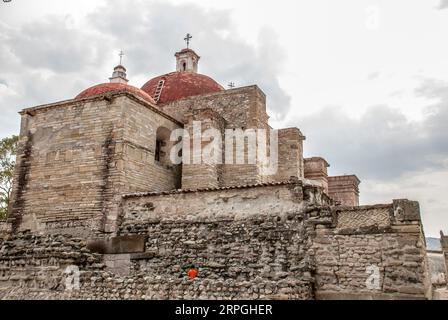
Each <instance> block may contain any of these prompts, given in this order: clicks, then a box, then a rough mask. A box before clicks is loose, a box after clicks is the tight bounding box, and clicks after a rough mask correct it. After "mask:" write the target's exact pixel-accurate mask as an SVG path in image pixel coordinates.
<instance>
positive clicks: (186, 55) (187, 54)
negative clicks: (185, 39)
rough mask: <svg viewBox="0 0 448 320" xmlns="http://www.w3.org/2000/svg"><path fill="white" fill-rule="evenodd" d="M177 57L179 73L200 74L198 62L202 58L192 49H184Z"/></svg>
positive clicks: (177, 53)
mask: <svg viewBox="0 0 448 320" xmlns="http://www.w3.org/2000/svg"><path fill="white" fill-rule="evenodd" d="M175 56H176V71H177V72H194V73H197V72H198V62H199V59H201V57H200V56H198V55H197V54H196V52H194V51H193V50H191V49H183V50H181V51H179V52H176V54H175Z"/></svg>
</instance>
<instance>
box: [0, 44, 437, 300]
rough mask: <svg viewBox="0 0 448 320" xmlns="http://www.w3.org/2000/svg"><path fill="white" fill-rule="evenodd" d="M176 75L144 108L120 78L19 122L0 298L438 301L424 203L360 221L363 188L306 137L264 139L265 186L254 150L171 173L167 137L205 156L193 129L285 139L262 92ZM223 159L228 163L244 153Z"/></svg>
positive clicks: (152, 88) (365, 211) (1, 243)
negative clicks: (307, 144)
mask: <svg viewBox="0 0 448 320" xmlns="http://www.w3.org/2000/svg"><path fill="white" fill-rule="evenodd" d="M185 52H187V53H188V55H191V56H192V57H195V56H194V55H193V53H194V52H193V51H192V50H189V51H185ZM182 57H184V55H178V59H181V58H182ZM178 62H179V61H178ZM197 62H198V60H194V63H197ZM184 66H185V68H183V67H184ZM178 67H179V68H181V70H180V71H178V73H171V74H167V75H164V76H161V77H157V78H155V79H152V80H150V81H149V82H148V85H145V86H144V87H143V89H145V88H146V89H147V90H149V91H148V92H143V90H140V89H138V88H135V87H132V86H129V85H127V84H126V85H125V84H123V83H122V82H123V81H124V82H127V79H126V74H125V68H124V67H122V66H120V68H118V67H117V68H118V69H119V70H121V73H120V79H119V80H120V81H121V82H118V83H114V85H113V86H111V85H110V84H103V85H98V86H94V87H92V88H90V89H87V90H85V91H83V93H82V94H81V95H78V97H77V98H75V99H73V100H68V101H63V102H60V103H55V104H49V105H44V106H39V107H34V108H29V109H25V110H23V111H22V112H21V115H22V127H21V133H20V142H19V151H18V157H17V166H16V172H15V180H14V190H13V195H12V203H11V206H10V213H9V217H8V220H7V221H6V222H0V298H4V299H12V298H20V299H35V298H38V299H58V298H64V299H79V298H81V299H92V298H94V299H114V298H115V299H338V298H360V299H377V298H385V299H426V298H430V297H431V290H430V288H431V287H430V280H429V275H428V268H427V261H426V255H425V241H424V235H423V231H422V225H421V219H420V212H419V207H418V203H416V202H413V201H408V200H395V201H393V203H391V204H385V205H376V206H361V207H359V206H358V205H359V190H358V185H359V182H360V181H359V179H358V178H357V177H356V176H354V175H351V176H342V177H328V173H327V167H328V166H329V164H328V163H327V162H326V161H325V159H323V158H320V157H313V158H309V159H304V158H303V141H304V140H305V137H304V136H303V134H302V133H301V131H300V130H299V129H298V128H287V129H280V130H278V144H277V143H275V145H273V144H274V142H272V141H271V140H269V139H266V140H267V144H268V145H267V149H269V150H268V151H269V153H273V151H272V150H273V148H275V147H278V159H277V161H278V170H277V171H276V172H275V173H271V174H269V175H267V174H265V172H264V165H263V164H262V163H261V161H260V160H259V159H257V161H256V162H254V163H246V162H245V161H246V160H247V159H246V158H248V157H249V152H248V149H247V148H245V149H244V152H243V153H242V154H240V155H234V157H235V158H238V157H240V158H244V159H240V160H244V161H242V163H241V162H240V161H235V163H233V162H232V163H227V162H225V163H214V162H213V161H204V159H203V158H202V155H201V154H196V153H195V151H194V148H193V147H192V149H191V150H188V151H190V152H189V153H190V156H191V158H192V159H191V161H192V162H186V161H185V159H186V158H185V157H184V155H182V159H183V160H184V161H183V162H182V163H179V164H174V163H173V162H172V161H170V160H171V159H172V158H171V157H170V156H171V154H170V152H171V151H172V149H173V146H175V144H176V143H177V142H179V141H178V140H176V139H174V140H173V139H171V138H172V137H171V133H173V132H174V131H175V130H178V129H184V131H183V132H184V134H185V132H187V133H188V134H189V139H190V140H191V145H193V146H194V144H195V143H198V142H197V141H195V140H194V135H195V134H194V131H195V123H196V122H200V126H201V127H200V129H199V130H200V132H199V133H200V134H202V133H203V132H204V131H205V130H207V129H214V130H216V132H218V136H220V137H224V136H225V134H226V133H227V132H228V131H229V130H230V131H231V132H236V131H237V130H241V132H242V131H244V130H246V129H257V130H258V129H263V130H266V134H267V136H268V135H270V134H271V133H273V132H275V131H274V130H273V129H272V128H271V127H270V126H269V124H268V119H269V117H268V115H267V113H266V97H265V95H264V93H263V92H262V91H261V90H260V89H259V88H258V87H256V86H250V87H244V88H237V89H231V90H223V88H222V87H221V86H220V85H218V84H217V83H215V82H214V81H213V80H212V79H210V78H208V77H206V76H203V75H197V74H196V71H197V65H191V64H190V65H187V64H185V65H184V64H182V63H180V64H178ZM187 67H188V68H187ZM117 68H116V69H117ZM182 68H183V69H182ZM118 69H117V70H118ZM186 69H188V70H186ZM112 80H113V81H118V80H117V77H112V78H111V81H112ZM176 81H178V82H176ZM195 81H197V82H198V83H199V84H200V85H199V87H198V84H197V83H196V82H195ZM165 82H167V83H168V84H167V85H166V87H165V88H164V85H165ZM181 84H182V85H184V86H185V87H183V88H180V89H179V92H177V91H176V86H177V85H179V86H180V85H181ZM201 86H204V87H201ZM111 88H112V89H111ZM113 88H115V89H113ZM117 88H122V89H120V90H118V89H117ZM148 88H149V89H148ZM181 89H182V90H181ZM164 90H165V91H164ZM191 92H195V93H197V92H202V93H201V94H199V95H197V94H196V95H192V94H189V93H191ZM160 101H169V102H165V103H159V102H160ZM263 132H264V131H263ZM183 137H185V135H184V136H183ZM247 139H249V138H247ZM243 142H244V140H243ZM209 143H211V141H204V140H199V144H200V146H202V147H204V146H207V145H208V144H209ZM246 143H247V144H249V142H244V144H246ZM258 144H260V143H259V141H258V140H257V145H258ZM221 146H222V148H221V149H222V150H220V153H219V154H218V155H219V156H221V155H222V156H223V157H224V153H225V151H226V149H227V151H228V150H229V148H234V145H231V146H228V145H227V144H226V143H225V139H224V138H223V139H222V141H221ZM186 151H187V150H184V149H182V153H186ZM221 151H222V154H221ZM198 156H199V158H201V159H200V162H199V163H194V161H193V159H194V158H195V157H198ZM235 160H236V159H235ZM192 266H194V267H195V268H197V270H198V271H199V275H198V277H197V278H196V279H193V280H191V279H189V278H188V276H187V270H188V269H189V268H191V267H192ZM78 280H79V282H78Z"/></svg>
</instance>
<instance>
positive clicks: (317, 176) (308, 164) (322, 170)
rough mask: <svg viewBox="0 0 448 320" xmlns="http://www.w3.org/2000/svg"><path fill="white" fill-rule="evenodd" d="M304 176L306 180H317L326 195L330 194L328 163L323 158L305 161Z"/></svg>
mask: <svg viewBox="0 0 448 320" xmlns="http://www.w3.org/2000/svg"><path fill="white" fill-rule="evenodd" d="M304 166H305V169H304V176H305V178H306V179H310V180H315V181H318V182H320V183H321V185H322V187H323V188H324V191H325V193H327V194H328V171H327V168H328V167H329V166H330V165H329V164H328V162H327V161H326V160H325V159H324V158H321V157H313V158H306V159H304Z"/></svg>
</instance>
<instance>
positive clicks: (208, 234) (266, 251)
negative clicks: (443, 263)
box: [0, 181, 430, 299]
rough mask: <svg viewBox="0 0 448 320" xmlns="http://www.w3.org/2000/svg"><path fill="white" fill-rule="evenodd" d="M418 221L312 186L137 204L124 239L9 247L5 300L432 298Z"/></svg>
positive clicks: (156, 196) (130, 199) (136, 199)
mask: <svg viewBox="0 0 448 320" xmlns="http://www.w3.org/2000/svg"><path fill="white" fill-rule="evenodd" d="M419 219H420V218H419V210H418V204H417V203H415V202H412V201H407V200H397V201H394V203H393V204H387V205H378V206H366V207H343V206H336V207H335V206H333V205H332V201H331V200H330V199H329V198H328V197H327V196H326V195H325V194H324V193H323V191H322V188H321V187H316V186H310V185H303V183H302V182H301V181H289V182H283V183H277V184H263V185H258V186H247V187H239V188H222V189H216V190H208V191H207V190H202V191H197V192H187V191H184V192H163V193H148V194H133V195H127V196H125V197H124V198H123V204H122V217H121V220H120V221H121V224H120V228H119V230H118V234H117V236H115V237H112V238H111V237H106V238H104V237H97V238H91V239H90V240H86V239H76V238H74V237H72V236H69V235H33V234H31V233H16V234H13V235H11V236H9V237H8V238H7V239H3V240H0V253H1V254H0V298H3V299H10V298H20V299H26V298H31V299H43V298H45V299H79V298H82V299H86V298H98V299H214V298H218V299H339V298H352V299H376V298H382V299H425V298H429V296H428V292H429V291H430V290H429V288H430V287H429V285H430V284H429V281H428V280H429V279H428V272H427V264H426V259H425V243H424V238H423V234H422V230H421V223H420V220H419ZM94 252H95V253H94ZM192 267H194V268H196V269H198V271H199V274H198V277H197V278H196V279H194V280H190V279H188V277H187V271H188V269H189V268H192ZM76 268H78V269H79V287H78V288H76V287H75V288H73V285H74V284H76V281H75V280H74V279H76V278H73V277H72V276H73V270H76ZM46 277H49V278H46ZM376 277H377V278H378V281H377V280H376ZM46 279H47V280H46ZM48 279H49V280H48ZM50 280H51V281H50ZM70 289H72V290H70Z"/></svg>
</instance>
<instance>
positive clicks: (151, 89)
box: [142, 48, 224, 104]
mask: <svg viewBox="0 0 448 320" xmlns="http://www.w3.org/2000/svg"><path fill="white" fill-rule="evenodd" d="M175 57H176V72H171V73H167V74H164V75H161V76H158V77H155V78H153V79H151V80H149V81H148V82H146V84H145V85H143V87H142V90H143V91H145V92H146V93H147V94H149V95H150V96H151V97H152V98H153V99H154V100H155V101H156V103H158V104H164V103H169V102H173V101H176V100H179V99H183V98H187V97H191V96H197V95H203V94H208V93H213V92H219V91H222V90H224V88H223V87H222V86H221V85H219V84H218V83H217V82H216V81H215V80H213V79H212V78H210V77H208V76H206V75H203V74H199V73H198V63H199V59H200V58H201V57H200V56H199V55H198V54H196V52H194V50H192V49H190V48H186V49H183V50H181V51H179V52H176V54H175Z"/></svg>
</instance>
